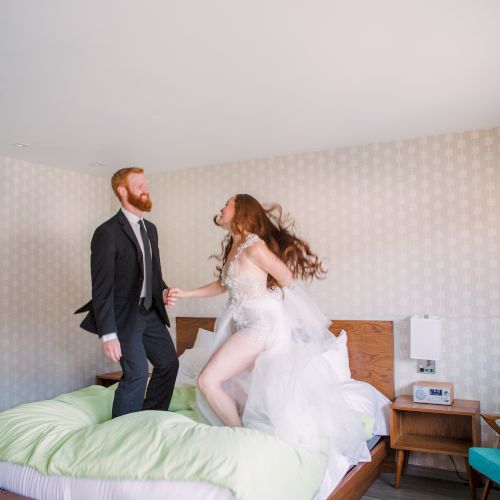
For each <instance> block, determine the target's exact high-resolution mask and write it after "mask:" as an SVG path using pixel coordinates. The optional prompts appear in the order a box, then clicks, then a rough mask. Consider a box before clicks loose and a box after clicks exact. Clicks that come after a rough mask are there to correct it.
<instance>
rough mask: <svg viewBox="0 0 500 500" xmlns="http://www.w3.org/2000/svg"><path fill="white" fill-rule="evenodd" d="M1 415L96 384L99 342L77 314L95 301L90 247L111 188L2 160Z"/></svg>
mask: <svg viewBox="0 0 500 500" xmlns="http://www.w3.org/2000/svg"><path fill="white" fill-rule="evenodd" d="M0 173H1V176H2V196H1V198H0V204H1V216H0V238H1V252H2V256H1V259H0V275H1V276H2V280H1V287H2V288H1V300H0V305H1V309H0V410H2V409H5V408H9V407H11V406H14V405H16V404H19V403H24V402H27V401H34V400H38V399H46V398H50V397H53V396H55V395H57V394H60V393H63V392H68V391H71V390H74V389H77V388H80V387H83V386H85V385H89V384H91V383H92V382H93V380H94V377H95V374H96V373H97V372H100V371H102V370H103V368H104V357H103V355H102V348H101V346H100V345H99V343H98V341H97V340H96V337H95V336H94V335H91V334H89V333H86V332H84V331H83V330H81V329H80V328H79V326H78V325H79V321H80V320H81V318H80V317H77V316H74V315H73V311H74V310H75V309H76V308H77V307H78V306H79V305H81V304H83V303H84V301H86V300H88V298H89V293H90V272H89V261H90V258H89V256H90V239H91V235H92V232H93V230H94V228H95V227H96V226H97V224H98V223H100V222H101V221H104V220H105V219H106V218H108V217H109V214H110V195H109V192H110V187H109V180H107V179H106V180H105V179H102V178H97V177H92V176H86V175H79V174H76V173H72V172H68V171H65V170H60V169H55V168H51V167H47V166H43V165H34V164H32V163H27V162H23V161H18V160H13V159H9V158H0Z"/></svg>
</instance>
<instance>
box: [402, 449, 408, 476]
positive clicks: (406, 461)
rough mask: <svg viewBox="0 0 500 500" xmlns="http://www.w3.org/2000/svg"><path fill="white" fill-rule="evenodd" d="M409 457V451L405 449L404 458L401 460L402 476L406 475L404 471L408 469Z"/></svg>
mask: <svg viewBox="0 0 500 500" xmlns="http://www.w3.org/2000/svg"><path fill="white" fill-rule="evenodd" d="M409 458H410V452H409V451H405V459H404V462H403V476H406V472H407V470H408V459H409Z"/></svg>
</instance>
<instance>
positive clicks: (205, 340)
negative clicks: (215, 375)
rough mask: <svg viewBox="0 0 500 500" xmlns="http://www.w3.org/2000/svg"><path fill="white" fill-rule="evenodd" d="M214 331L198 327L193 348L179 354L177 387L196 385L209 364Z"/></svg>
mask: <svg viewBox="0 0 500 500" xmlns="http://www.w3.org/2000/svg"><path fill="white" fill-rule="evenodd" d="M213 338H214V332H210V331H209V330H204V329H203V328H199V329H198V333H197V335H196V340H195V342H194V345H193V348H192V349H186V350H185V351H184V352H183V353H182V354H181V355H180V356H179V371H178V372H177V379H176V380H175V385H176V387H190V386H195V385H196V381H197V379H198V375H199V373H200V372H201V370H202V369H203V367H204V366H205V365H206V364H207V361H208V358H209V356H210V352H211V349H210V348H211V346H212V341H213Z"/></svg>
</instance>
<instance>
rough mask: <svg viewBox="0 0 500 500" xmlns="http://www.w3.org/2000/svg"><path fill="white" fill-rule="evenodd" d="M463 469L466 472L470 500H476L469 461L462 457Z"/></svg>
mask: <svg viewBox="0 0 500 500" xmlns="http://www.w3.org/2000/svg"><path fill="white" fill-rule="evenodd" d="M464 462H465V469H466V470H467V477H468V479H469V492H470V497H471V499H472V500H476V488H475V487H474V477H473V475H472V470H471V468H470V465H469V459H468V458H467V457H464Z"/></svg>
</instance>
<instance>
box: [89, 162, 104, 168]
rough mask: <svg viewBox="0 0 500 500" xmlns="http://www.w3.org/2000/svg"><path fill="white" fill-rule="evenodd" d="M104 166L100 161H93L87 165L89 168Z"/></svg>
mask: <svg viewBox="0 0 500 500" xmlns="http://www.w3.org/2000/svg"><path fill="white" fill-rule="evenodd" d="M104 165H106V164H105V163H103V162H102V161H94V162H93V163H89V166H91V167H104Z"/></svg>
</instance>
